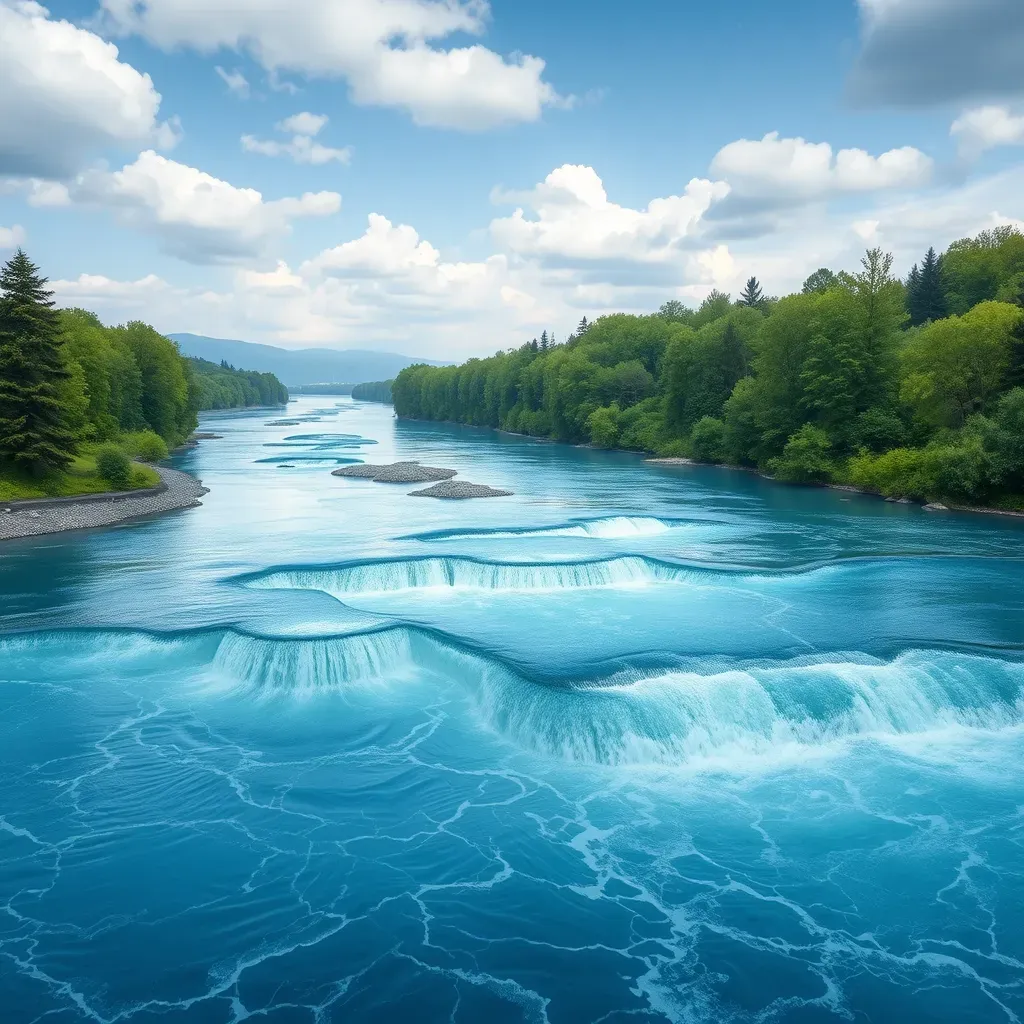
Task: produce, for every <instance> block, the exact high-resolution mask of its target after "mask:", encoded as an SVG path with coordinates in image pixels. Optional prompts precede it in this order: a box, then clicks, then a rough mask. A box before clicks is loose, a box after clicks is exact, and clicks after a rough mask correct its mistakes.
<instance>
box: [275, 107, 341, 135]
mask: <svg viewBox="0 0 1024 1024" xmlns="http://www.w3.org/2000/svg"><path fill="white" fill-rule="evenodd" d="M329 120H330V118H329V117H328V116H327V115H326V114H311V113H310V112H309V111H308V110H303V111H301V112H300V113H298V114H292V116H291V117H286V118H285V119H284V120H283V121H282V122H281V123H280V124H279V125H278V126H277V128H278V130H279V131H282V132H292V133H293V134H295V135H319V134H320V130H321V129H322V128H323V127H324V125H326V124H327V122H328V121H329Z"/></svg>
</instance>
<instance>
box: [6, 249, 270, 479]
mask: <svg viewBox="0 0 1024 1024" xmlns="http://www.w3.org/2000/svg"><path fill="white" fill-rule="evenodd" d="M46 285H47V281H46V279H45V278H43V277H42V276H41V275H40V272H39V268H38V267H37V266H35V265H34V264H33V263H32V262H31V260H30V259H29V258H28V256H26V254H25V253H24V252H23V251H21V250H20V249H19V250H18V251H17V252H16V253H15V255H14V256H13V257H12V258H11V259H10V260H9V261H8V262H7V263H6V264H4V266H3V268H2V269H0V475H5V474H6V475H10V474H14V475H20V476H24V477H28V478H33V479H41V478H45V477H47V476H48V475H54V474H57V475H59V474H61V473H63V472H64V471H65V470H67V469H68V468H69V467H70V466H71V465H72V463H74V462H76V460H78V459H79V457H80V456H81V455H82V454H83V452H84V453H90V452H92V453H95V450H96V447H97V446H98V445H101V444H104V443H106V444H107V445H114V446H119V447H121V448H122V449H124V450H125V451H126V452H127V454H128V455H130V456H136V457H145V458H148V459H150V460H155V459H157V458H160V457H166V454H167V448H168V446H170V447H173V446H174V445H177V444H180V443H181V442H182V441H184V440H185V439H186V438H187V437H188V435H189V434H190V433H191V432H192V431H193V430H194V429H195V428H196V425H197V422H198V421H197V417H196V414H197V412H199V411H201V410H203V409H214V408H230V407H233V406H237V405H252V404H268V405H269V404H279V403H280V402H282V401H287V392H286V391H285V389H284V388H283V386H282V385H281V383H280V381H278V380H277V378H276V377H274V376H273V375H272V374H252V373H245V372H243V371H238V370H234V369H233V368H231V367H227V366H216V365H215V364H213V363H207V362H205V361H204V360H190V359H186V358H184V357H183V356H182V355H181V353H180V352H179V351H178V348H177V346H176V345H175V344H174V343H173V342H172V341H170V340H169V339H167V338H165V337H164V336H163V335H161V334H160V333H158V332H157V331H156V330H155V329H154V328H152V327H150V326H149V325H148V324H145V323H142V322H140V321H133V322H131V323H127V324H122V325H120V326H118V327H106V326H104V325H103V324H102V323H101V322H100V320H99V318H98V317H96V315H95V314H93V313H90V312H88V311H86V310H84V309H57V308H55V304H54V301H53V295H52V292H51V291H50V290H49V289H48V288H47V287H46Z"/></svg>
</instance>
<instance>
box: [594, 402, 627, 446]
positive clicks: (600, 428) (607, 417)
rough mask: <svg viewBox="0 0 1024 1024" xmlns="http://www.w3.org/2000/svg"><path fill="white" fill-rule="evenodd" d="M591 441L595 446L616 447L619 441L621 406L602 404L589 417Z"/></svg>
mask: <svg viewBox="0 0 1024 1024" xmlns="http://www.w3.org/2000/svg"><path fill="white" fill-rule="evenodd" d="M587 428H588V429H589V430H590V443H591V444H592V445H593V446H594V447H595V448H614V447H616V445H617V444H618V443H619V407H618V406H617V405H615V404H614V403H612V404H611V405H602V406H601V408H599V409H595V410H594V411H593V412H592V413H591V414H590V415H589V416H588V417H587Z"/></svg>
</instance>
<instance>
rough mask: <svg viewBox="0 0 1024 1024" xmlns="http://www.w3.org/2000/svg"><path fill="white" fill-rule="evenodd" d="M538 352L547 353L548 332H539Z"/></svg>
mask: <svg viewBox="0 0 1024 1024" xmlns="http://www.w3.org/2000/svg"><path fill="white" fill-rule="evenodd" d="M540 350H541V352H547V350H548V332H547V331H541V335H540Z"/></svg>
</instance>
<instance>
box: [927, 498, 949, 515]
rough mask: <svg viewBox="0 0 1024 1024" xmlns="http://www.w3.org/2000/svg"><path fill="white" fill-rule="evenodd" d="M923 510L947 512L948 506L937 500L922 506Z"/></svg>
mask: <svg viewBox="0 0 1024 1024" xmlns="http://www.w3.org/2000/svg"><path fill="white" fill-rule="evenodd" d="M924 510H925V512H948V511H949V508H948V507H947V506H945V505H943V504H942V503H941V502H939V501H933V502H930V503H929V504H927V505H925V506H924Z"/></svg>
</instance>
